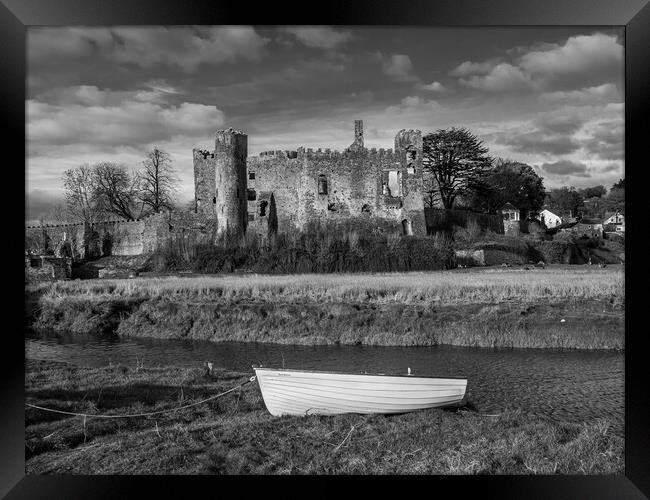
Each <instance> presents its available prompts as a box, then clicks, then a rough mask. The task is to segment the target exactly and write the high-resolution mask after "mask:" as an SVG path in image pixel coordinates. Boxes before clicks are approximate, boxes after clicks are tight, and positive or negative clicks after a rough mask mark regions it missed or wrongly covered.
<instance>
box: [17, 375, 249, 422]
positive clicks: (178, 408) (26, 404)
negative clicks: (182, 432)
mask: <svg viewBox="0 0 650 500" xmlns="http://www.w3.org/2000/svg"><path fill="white" fill-rule="evenodd" d="M254 381H255V376H254V375H253V376H252V377H251V378H249V379H248V380H247V381H246V382H244V383H243V384H239V385H238V386H236V387H233V388H232V389H228V390H227V391H225V392H222V393H220V394H216V395H214V396H210V397H209V398H206V399H202V400H201V401H197V402H196V403H191V404H188V405H185V406H179V407H177V408H170V409H168V410H159V411H152V412H148V413H131V414H129V415H96V414H94V413H76V412H72V411H63V410H56V409H54V408H45V407H43V406H37V405H33V404H30V403H25V406H29V407H30V408H36V409H37V410H43V411H49V412H52V413H62V414H63V415H73V416H76V417H84V424H85V423H86V418H87V417H91V418H134V417H149V416H151V415H160V414H163V413H171V412H173V411H178V410H184V409H185V408H190V407H192V406H198V405H200V404H203V403H207V402H208V401H211V400H213V399H217V398H219V397H221V396H225V395H226V394H228V393H230V392H233V391H236V390H237V389H241V388H242V387H244V386H245V385H246V384H250V383H251V382H254Z"/></svg>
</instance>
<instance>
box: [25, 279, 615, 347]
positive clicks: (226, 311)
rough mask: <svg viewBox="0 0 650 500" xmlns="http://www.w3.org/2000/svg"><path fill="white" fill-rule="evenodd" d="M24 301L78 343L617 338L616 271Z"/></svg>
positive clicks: (156, 285) (47, 293)
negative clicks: (81, 339)
mask: <svg viewBox="0 0 650 500" xmlns="http://www.w3.org/2000/svg"><path fill="white" fill-rule="evenodd" d="M28 296H30V303H33V304H35V307H34V308H33V319H32V324H33V325H34V326H35V328H37V329H47V330H56V331H68V332H73V333H78V334H84V333H89V332H94V333H109V334H115V333H117V334H119V335H125V336H142V337H156V338H193V339H203V340H212V341H244V342H248V341H257V342H275V343H283V344H303V345H315V344H344V345H354V344H364V345H390V346H418V345H422V346H430V345H438V344H448V345H459V346H475V347H532V348H544V347H552V348H573V349H623V348H624V340H625V335H624V293H623V273H622V272H621V271H620V270H618V269H610V268H603V269H600V268H595V269H594V268H586V267H571V268H566V267H557V268H552V269H530V270H525V269H501V268H500V269H485V270H471V271H469V272H462V271H456V272H451V271H444V272H429V273H396V274H368V275H345V274H343V275H332V274H329V275H321V274H305V275H279V276H268V275H244V276H234V275H224V276H195V277H188V278H180V277H165V278H140V279H133V280H128V279H123V280H105V281H100V280H94V281H73V282H58V283H53V284H47V285H39V286H36V287H30V288H29V289H28ZM562 320H564V321H562Z"/></svg>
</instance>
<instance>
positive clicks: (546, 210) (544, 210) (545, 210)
mask: <svg viewBox="0 0 650 500" xmlns="http://www.w3.org/2000/svg"><path fill="white" fill-rule="evenodd" d="M542 212H548V213H549V214H551V215H555V217H559V215H557V214H556V213H555V212H551V211H550V210H549V209H548V208H545V209H543V210H542ZM542 212H540V214H541V213H542Z"/></svg>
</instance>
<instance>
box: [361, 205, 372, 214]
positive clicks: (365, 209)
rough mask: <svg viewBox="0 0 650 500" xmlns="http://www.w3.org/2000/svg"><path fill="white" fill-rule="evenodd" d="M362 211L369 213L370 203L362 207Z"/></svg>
mask: <svg viewBox="0 0 650 500" xmlns="http://www.w3.org/2000/svg"><path fill="white" fill-rule="evenodd" d="M361 213H362V214H369V213H370V205H368V204H366V205H364V206H362V207H361Z"/></svg>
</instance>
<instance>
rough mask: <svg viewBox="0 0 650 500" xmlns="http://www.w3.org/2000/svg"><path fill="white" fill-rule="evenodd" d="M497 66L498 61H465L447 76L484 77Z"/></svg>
mask: <svg viewBox="0 0 650 500" xmlns="http://www.w3.org/2000/svg"><path fill="white" fill-rule="evenodd" d="M497 64H499V60H498V59H491V60H489V61H484V62H480V63H477V62H472V61H465V62H463V63H461V64H459V65H458V66H457V67H456V68H454V69H453V70H452V71H451V72H450V73H449V74H450V75H451V76H459V77H465V76H469V75H485V74H487V73H489V72H490V71H492V69H493V68H494V67H495V66H496V65H497Z"/></svg>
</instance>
